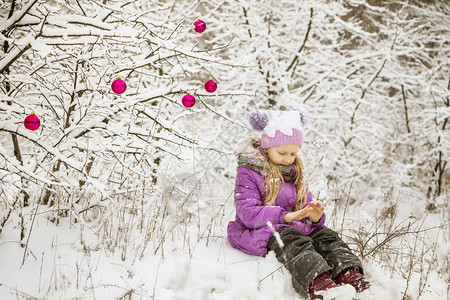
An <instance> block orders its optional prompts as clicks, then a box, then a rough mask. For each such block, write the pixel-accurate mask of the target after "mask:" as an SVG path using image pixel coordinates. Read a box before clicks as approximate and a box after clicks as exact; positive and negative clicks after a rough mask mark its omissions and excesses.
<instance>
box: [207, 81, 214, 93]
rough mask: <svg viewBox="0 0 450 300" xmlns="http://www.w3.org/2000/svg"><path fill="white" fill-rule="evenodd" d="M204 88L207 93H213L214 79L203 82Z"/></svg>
mask: <svg viewBox="0 0 450 300" xmlns="http://www.w3.org/2000/svg"><path fill="white" fill-rule="evenodd" d="M205 90H206V91H207V92H209V93H214V92H215V91H216V90H217V83H216V82H215V81H214V80H211V79H210V80H208V81H207V82H206V83H205Z"/></svg>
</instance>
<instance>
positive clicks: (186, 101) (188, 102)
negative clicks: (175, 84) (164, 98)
mask: <svg viewBox="0 0 450 300" xmlns="http://www.w3.org/2000/svg"><path fill="white" fill-rule="evenodd" d="M181 103H183V106H184V107H187V108H191V107H192V106H194V105H195V97H194V96H193V95H191V94H190V93H187V94H186V95H184V97H183V99H181Z"/></svg>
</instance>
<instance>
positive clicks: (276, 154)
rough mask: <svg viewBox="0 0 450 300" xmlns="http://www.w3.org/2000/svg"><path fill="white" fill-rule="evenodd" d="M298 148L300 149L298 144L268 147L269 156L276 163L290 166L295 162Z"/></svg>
mask: <svg viewBox="0 0 450 300" xmlns="http://www.w3.org/2000/svg"><path fill="white" fill-rule="evenodd" d="M298 149H300V147H299V146H298V145H293V144H285V145H279V146H275V147H272V148H269V149H267V156H268V157H269V159H270V161H271V162H272V163H274V164H277V165H285V166H290V165H292V164H293V163H294V160H295V157H296V156H297V152H298Z"/></svg>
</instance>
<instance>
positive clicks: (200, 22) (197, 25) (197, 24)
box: [194, 19, 206, 33]
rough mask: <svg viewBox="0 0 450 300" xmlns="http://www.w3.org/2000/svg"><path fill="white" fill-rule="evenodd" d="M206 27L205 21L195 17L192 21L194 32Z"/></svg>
mask: <svg viewBox="0 0 450 300" xmlns="http://www.w3.org/2000/svg"><path fill="white" fill-rule="evenodd" d="M205 29H206V23H205V22H204V21H203V20H200V19H197V21H195V22H194V30H195V32H198V33H202V32H203V31H205Z"/></svg>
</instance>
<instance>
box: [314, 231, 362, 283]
mask: <svg viewBox="0 0 450 300" xmlns="http://www.w3.org/2000/svg"><path fill="white" fill-rule="evenodd" d="M310 238H311V239H312V240H313V245H314V248H315V250H316V251H317V252H318V253H319V254H320V255H321V256H322V257H323V258H324V259H325V261H326V262H327V264H328V265H329V266H330V267H331V276H332V277H333V279H334V280H336V278H337V277H338V276H339V275H340V274H341V273H342V272H344V271H346V270H347V269H349V268H357V269H358V270H359V271H360V272H361V274H362V273H363V269H362V264H361V261H360V260H359V258H358V257H357V256H356V255H355V254H353V253H352V251H351V250H350V248H349V247H348V245H347V244H346V243H345V242H344V241H342V240H341V238H340V237H339V235H338V234H337V232H335V231H333V230H331V229H329V228H320V229H317V230H315V231H314V232H313V233H312V234H311V235H310Z"/></svg>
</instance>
